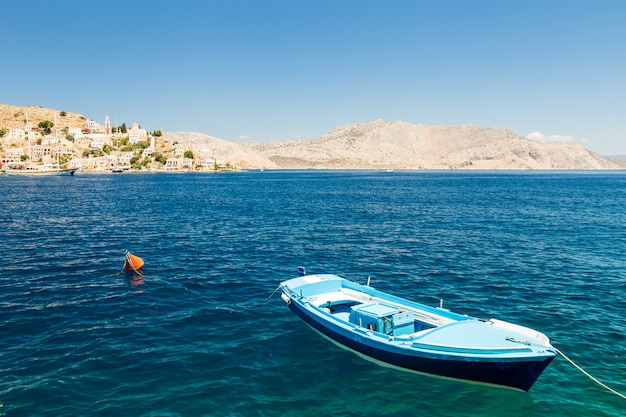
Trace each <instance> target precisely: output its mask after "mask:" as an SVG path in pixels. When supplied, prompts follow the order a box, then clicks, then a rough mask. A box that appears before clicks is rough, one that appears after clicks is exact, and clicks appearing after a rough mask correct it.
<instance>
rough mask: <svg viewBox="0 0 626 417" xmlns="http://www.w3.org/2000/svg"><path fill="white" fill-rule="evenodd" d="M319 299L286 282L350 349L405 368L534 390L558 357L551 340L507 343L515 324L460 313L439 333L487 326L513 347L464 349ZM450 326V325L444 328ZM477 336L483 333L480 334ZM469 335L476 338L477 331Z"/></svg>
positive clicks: (300, 305) (305, 311) (301, 313)
mask: <svg viewBox="0 0 626 417" xmlns="http://www.w3.org/2000/svg"><path fill="white" fill-rule="evenodd" d="M284 284H285V283H283V285H284ZM305 291H306V290H305ZM314 298H315V296H311V295H309V296H304V297H302V296H298V295H297V293H296V292H293V291H289V290H288V289H287V290H285V287H283V299H284V300H285V301H286V302H287V305H288V307H289V309H290V310H291V311H292V312H293V313H295V314H296V315H297V316H298V317H299V318H301V319H302V320H303V321H304V322H306V323H307V324H308V325H309V326H311V327H312V328H314V329H315V330H317V331H318V332H320V333H322V334H323V335H325V336H326V337H328V338H329V339H331V340H332V341H334V342H335V343H337V344H339V345H341V346H343V347H345V348H348V349H351V350H353V351H356V352H358V353H360V354H362V355H365V356H367V357H369V358H372V359H375V360H377V361H381V362H384V363H386V364H389V365H393V366H396V367H400V368H403V369H405V370H410V371H416V372H420V373H427V374H433V375H438V376H442V377H449V378H455V379H461V380H468V381H474V382H478V383H484V384H493V385H498V386H505V387H511V388H515V389H519V390H523V391H528V390H529V389H530V388H531V387H532V385H533V384H534V383H535V381H536V380H537V379H538V378H539V376H540V375H541V374H542V372H543V371H544V370H545V369H546V367H547V366H548V365H549V364H550V362H552V360H553V359H554V358H555V357H556V353H555V352H554V351H553V350H552V349H551V346H550V345H549V344H547V345H546V346H543V347H541V348H538V349H533V348H531V347H529V346H526V345H525V344H523V343H520V344H517V343H516V342H510V341H508V342H505V339H506V337H505V336H504V334H506V333H507V332H508V330H509V328H505V330H504V331H502V329H494V327H496V326H492V325H491V324H489V323H486V322H482V321H478V320H476V319H470V318H467V317H465V316H460V315H459V316H458V317H463V318H462V319H460V320H459V322H458V323H456V322H455V323H452V324H449V325H448V326H441V329H442V330H439V332H440V333H442V332H446V331H447V332H448V333H452V332H458V330H456V329H461V328H462V327H467V328H469V329H470V331H472V329H478V330H479V331H480V329H481V328H484V329H483V330H484V331H485V332H486V334H488V333H497V336H498V337H499V336H502V337H501V339H502V341H503V343H502V344H501V345H507V346H505V347H502V348H481V347H475V348H464V347H461V346H460V344H461V343H458V344H457V345H456V346H443V345H436V344H431V343H425V342H424V343H422V341H423V340H426V339H427V337H422V339H421V340H420V338H419V337H416V338H409V337H406V338H405V337H404V336H402V337H397V338H394V337H391V336H388V335H381V334H380V333H376V332H373V331H371V330H368V329H367V328H363V327H359V326H355V325H351V324H350V323H347V322H345V321H342V320H339V319H336V318H333V317H332V315H331V314H327V313H324V312H323V311H322V310H321V309H320V308H318V307H316V306H315V305H313V304H312V303H311V302H310V300H311V299H314ZM329 305H330V303H329ZM450 314H454V313H450ZM501 323H502V322H501ZM454 326H456V329H455V328H454ZM510 326H513V327H512V330H511V332H513V330H519V327H518V326H515V325H510ZM444 327H447V328H448V329H447V330H443V328H444ZM527 330H530V329H527ZM436 331H437V330H436V329H434V330H433V331H432V332H431V334H432V335H434V334H435V332H436ZM460 331H461V332H463V331H464V330H460ZM465 331H466V330H465ZM466 332H467V331H466ZM513 333H514V332H513ZM476 337H477V338H479V339H480V338H481V337H480V335H479V336H476ZM466 338H471V335H470V336H466ZM401 340H402V341H401ZM458 340H461V339H458ZM501 345H499V346H501ZM508 345H513V346H512V347H509V346H508Z"/></svg>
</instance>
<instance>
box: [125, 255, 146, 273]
mask: <svg viewBox="0 0 626 417" xmlns="http://www.w3.org/2000/svg"><path fill="white" fill-rule="evenodd" d="M141 268H143V259H141V258H140V257H139V256H137V255H133V254H132V253H130V252H128V251H126V261H125V262H124V269H125V270H127V271H135V272H136V273H138V274H139V275H141V273H140V272H139V270H140V269H141Z"/></svg>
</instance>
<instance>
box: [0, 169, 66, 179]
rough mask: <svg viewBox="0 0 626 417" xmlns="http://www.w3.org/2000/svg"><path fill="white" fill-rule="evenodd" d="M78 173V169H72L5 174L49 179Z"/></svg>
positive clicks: (12, 171) (7, 172)
mask: <svg viewBox="0 0 626 417" xmlns="http://www.w3.org/2000/svg"><path fill="white" fill-rule="evenodd" d="M76 171H78V168H71V169H56V170H55V169H53V170H44V169H7V170H5V173H6V174H7V175H15V176H18V175H19V176H31V177H48V176H72V175H74V174H75V173H76Z"/></svg>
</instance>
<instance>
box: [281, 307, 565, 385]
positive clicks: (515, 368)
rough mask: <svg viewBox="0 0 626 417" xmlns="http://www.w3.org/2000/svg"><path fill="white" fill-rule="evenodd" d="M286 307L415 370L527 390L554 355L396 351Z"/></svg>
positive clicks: (354, 345)
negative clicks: (449, 356) (479, 356)
mask: <svg viewBox="0 0 626 417" xmlns="http://www.w3.org/2000/svg"><path fill="white" fill-rule="evenodd" d="M289 308H290V309H291V310H292V311H293V312H294V313H295V314H296V315H298V317H300V318H301V319H302V320H304V321H305V322H306V323H307V324H309V325H310V326H311V327H313V328H315V329H317V330H318V331H320V332H321V333H323V334H325V335H326V336H328V337H330V338H331V339H333V340H335V341H337V342H339V343H341V344H342V345H344V346H346V347H348V348H350V349H353V350H355V351H357V352H360V353H362V354H365V355H367V356H369V357H372V358H374V359H378V360H380V361H382V362H386V363H389V364H391V365H395V366H398V367H401V368H405V369H410V370H414V371H418V372H425V373H429V374H435V375H440V376H446V377H450V378H458V379H465V380H470V381H477V382H484V383H489V384H496V385H503V386H508V387H512V388H518V389H521V390H523V391H528V390H529V389H530V387H531V386H532V385H533V384H534V383H535V381H536V380H537V378H539V375H541V373H542V372H543V371H544V369H545V368H546V367H547V366H548V365H549V364H550V362H551V361H552V360H553V359H554V356H552V357H548V358H546V359H545V360H543V361H524V362H520V361H515V362H511V361H499V362H487V361H472V360H469V359H468V360H446V359H436V358H425V357H419V356H411V355H405V354H398V353H394V352H388V351H385V350H381V349H376V348H375V347H372V346H369V345H366V344H363V343H359V342H358V341H356V340H354V339H353V338H350V337H347V336H346V335H344V334H342V333H339V332H336V331H333V330H332V329H330V328H329V327H327V326H325V325H324V324H322V323H320V322H318V321H317V320H315V319H314V318H313V317H311V316H309V315H308V314H307V313H306V311H305V310H303V309H302V307H301V306H300V305H298V303H297V302H296V301H294V300H292V302H291V303H289Z"/></svg>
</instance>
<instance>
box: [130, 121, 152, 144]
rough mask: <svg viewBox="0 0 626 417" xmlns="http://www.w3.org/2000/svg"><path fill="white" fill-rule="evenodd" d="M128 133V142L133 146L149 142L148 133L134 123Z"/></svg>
mask: <svg viewBox="0 0 626 417" xmlns="http://www.w3.org/2000/svg"><path fill="white" fill-rule="evenodd" d="M126 133H128V142H129V143H131V144H135V143H137V142H141V141H146V140H148V132H147V131H146V129H142V128H140V127H139V125H138V124H137V123H133V125H132V126H131V127H130V129H128V130H127V132H126Z"/></svg>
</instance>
